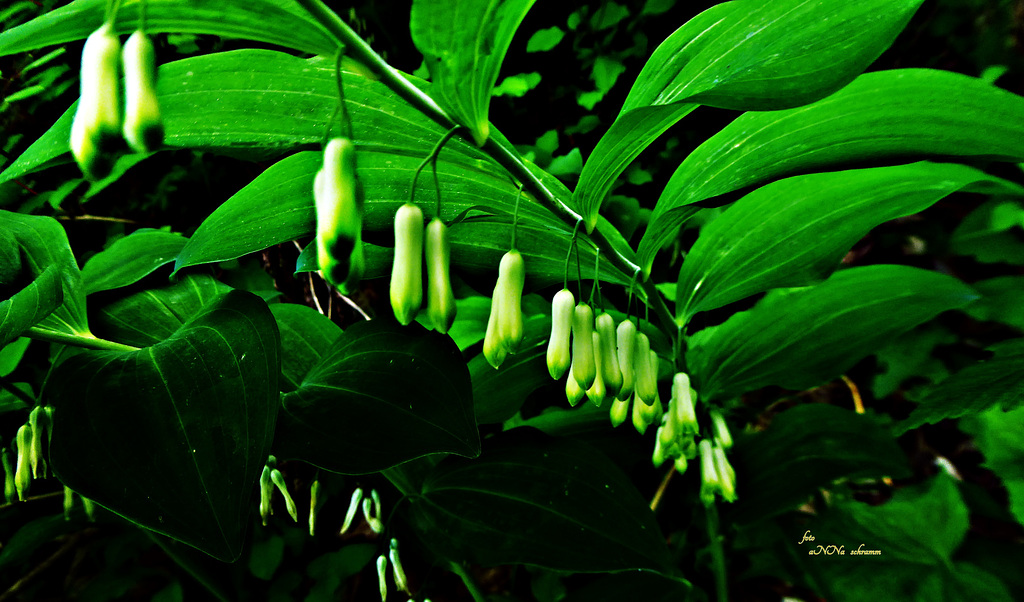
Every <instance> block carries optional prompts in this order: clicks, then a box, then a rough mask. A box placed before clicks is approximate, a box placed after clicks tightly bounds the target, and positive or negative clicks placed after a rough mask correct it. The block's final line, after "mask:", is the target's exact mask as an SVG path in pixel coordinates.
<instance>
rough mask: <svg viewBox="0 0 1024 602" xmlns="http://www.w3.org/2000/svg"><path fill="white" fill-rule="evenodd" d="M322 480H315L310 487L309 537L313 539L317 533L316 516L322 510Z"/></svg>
mask: <svg viewBox="0 0 1024 602" xmlns="http://www.w3.org/2000/svg"><path fill="white" fill-rule="evenodd" d="M320 501H321V500H320V479H313V484H312V485H310V487H309V536H310V537H313V533H314V531H316V514H317V511H318V510H319V509H320V508H319V505H320Z"/></svg>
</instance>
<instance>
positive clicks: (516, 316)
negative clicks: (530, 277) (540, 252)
mask: <svg viewBox="0 0 1024 602" xmlns="http://www.w3.org/2000/svg"><path fill="white" fill-rule="evenodd" d="M525 283H526V264H525V263H524V262H523V255H522V253H520V252H519V251H517V250H515V249H512V250H511V251H509V252H508V253H505V255H504V257H502V258H501V263H500V264H499V265H498V283H497V284H496V285H495V287H494V294H495V296H497V295H498V294H499V290H500V292H501V304H500V305H499V306H498V309H499V312H498V337H499V339H500V340H501V342H502V345H504V346H505V350H506V351H508V352H509V353H515V352H516V351H518V350H519V345H520V343H522V342H523V334H524V331H523V310H522V301H523V285H524V284H525ZM491 308H492V310H493V308H494V306H493V305H492V306H491Z"/></svg>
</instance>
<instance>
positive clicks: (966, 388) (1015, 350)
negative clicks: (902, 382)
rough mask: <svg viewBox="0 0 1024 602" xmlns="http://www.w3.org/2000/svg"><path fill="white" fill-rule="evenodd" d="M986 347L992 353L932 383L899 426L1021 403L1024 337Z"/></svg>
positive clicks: (914, 426) (904, 426)
mask: <svg viewBox="0 0 1024 602" xmlns="http://www.w3.org/2000/svg"><path fill="white" fill-rule="evenodd" d="M989 351H992V352H993V353H994V354H995V355H993V356H992V358H990V359H988V360H986V361H983V362H978V363H977V364H974V365H973V366H969V367H967V368H964V369H963V370H961V371H959V372H957V373H956V374H954V375H953V376H950V377H949V378H947V379H946V380H944V381H942V382H941V383H939V384H938V385H936V386H934V387H932V389H931V390H930V391H928V393H926V394H925V395H924V396H923V397H922V398H921V400H920V405H918V406H917V407H916V408H914V411H913V412H911V414H910V416H908V417H907V419H906V420H904V421H903V422H901V423H900V424H899V429H900V430H901V431H906V430H910V429H912V428H916V427H918V426H921V425H922V424H925V423H931V424H934V423H936V422H938V421H940V420H943V419H945V418H957V417H960V416H968V415H971V414H977V413H980V412H983V411H985V410H986V409H988V408H991V407H993V406H997V405H998V406H1001V407H1002V408H1003V410H1006V411H1009V410H1012V409H1014V408H1018V407H1020V406H1022V405H1024V339H1013V340H1010V341H1005V342H1003V343H999V344H997V345H993V346H991V347H989Z"/></svg>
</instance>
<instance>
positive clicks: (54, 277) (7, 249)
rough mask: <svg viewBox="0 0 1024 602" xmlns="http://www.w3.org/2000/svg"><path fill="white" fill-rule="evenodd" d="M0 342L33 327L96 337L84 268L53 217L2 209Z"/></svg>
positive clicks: (0, 228) (11, 338)
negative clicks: (90, 323) (91, 327)
mask: <svg viewBox="0 0 1024 602" xmlns="http://www.w3.org/2000/svg"><path fill="white" fill-rule="evenodd" d="M0 297H3V298H4V301H2V302H0V346H3V345H6V344H7V343H9V342H11V341H13V340H14V339H16V338H18V336H19V335H21V334H22V333H23V332H25V331H26V330H28V329H29V328H31V327H37V328H40V329H43V330H48V331H52V332H56V333H59V334H67V335H73V336H81V337H92V333H90V332H89V326H88V322H87V320H86V316H85V293H84V291H83V288H82V273H81V272H80V271H79V269H78V263H77V262H76V261H75V257H74V255H73V254H72V252H71V247H70V245H69V244H68V237H67V233H66V232H64V227H63V226H61V225H60V224H59V223H58V222H57V220H55V219H53V218H52V217H43V216H33V215H24V214H21V213H12V212H10V211H0Z"/></svg>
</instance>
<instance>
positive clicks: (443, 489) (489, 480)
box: [409, 428, 672, 572]
mask: <svg viewBox="0 0 1024 602" xmlns="http://www.w3.org/2000/svg"><path fill="white" fill-rule="evenodd" d="M409 513H410V515H411V521H412V524H413V525H414V526H415V528H416V529H417V531H418V533H419V535H420V537H421V539H423V540H424V541H425V542H427V543H428V544H429V545H430V546H431V547H432V548H435V549H437V550H439V551H440V552H441V554H442V555H443V556H446V557H447V558H449V559H452V560H455V561H469V562H471V563H473V564H479V565H484V566H493V565H498V564H519V563H522V564H531V565H536V566H541V567H546V568H550V569H555V570H564V571H571V572H600V571H620V570H627V569H651V570H656V571H665V572H668V571H669V567H670V566H671V562H672V561H671V559H670V557H669V553H668V548H667V546H666V545H665V540H664V537H663V536H662V534H661V531H660V529H659V528H658V524H657V523H656V522H655V520H654V514H653V513H652V512H651V510H650V508H649V507H648V505H647V501H646V500H644V499H643V498H642V497H641V496H640V493H639V492H638V491H637V490H636V488H634V487H633V484H632V483H630V481H629V479H628V478H627V477H626V475H624V474H623V473H622V472H621V471H620V470H619V468H618V467H616V466H615V465H614V464H612V463H611V461H610V460H608V459H607V458H606V457H605V456H604V455H603V454H602V453H601V452H600V451H598V450H597V449H595V448H592V447H590V446H588V445H586V444H584V443H580V442H577V441H572V440H569V439H557V438H552V437H549V436H547V435H544V434H542V433H540V432H539V431H535V430H533V429H526V428H518V429H513V430H511V431H508V432H505V433H502V434H500V435H497V436H494V437H492V438H490V439H488V440H486V441H485V446H484V452H483V454H482V455H481V456H480V457H479V458H477V459H476V460H472V461H469V460H462V459H458V458H448V459H446V460H444V461H443V462H441V463H440V464H439V465H438V466H437V468H436V469H435V470H434V471H433V472H432V473H431V474H430V475H429V476H428V477H427V480H426V482H425V483H424V484H423V488H422V491H421V492H420V493H419V495H416V496H414V497H413V498H412V499H411V500H410V504H409Z"/></svg>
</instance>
